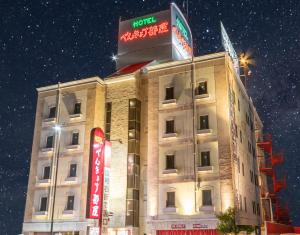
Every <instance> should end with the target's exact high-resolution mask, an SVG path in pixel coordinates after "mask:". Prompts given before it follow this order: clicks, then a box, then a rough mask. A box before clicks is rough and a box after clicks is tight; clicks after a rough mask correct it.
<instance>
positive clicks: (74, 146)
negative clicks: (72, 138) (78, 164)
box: [66, 144, 80, 151]
mask: <svg viewBox="0 0 300 235" xmlns="http://www.w3.org/2000/svg"><path fill="white" fill-rule="evenodd" d="M79 147H80V145H79V144H70V145H67V146H66V149H67V150H70V151H72V150H77V149H79Z"/></svg>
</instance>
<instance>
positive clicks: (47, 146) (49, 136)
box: [46, 134, 55, 148]
mask: <svg viewBox="0 0 300 235" xmlns="http://www.w3.org/2000/svg"><path fill="white" fill-rule="evenodd" d="M49 138H52V140H51V146H50V145H48V139H49ZM54 138H55V137H54V135H53V134H52V135H47V137H46V148H54Z"/></svg>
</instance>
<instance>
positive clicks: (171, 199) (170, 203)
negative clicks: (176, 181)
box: [166, 192, 175, 207]
mask: <svg viewBox="0 0 300 235" xmlns="http://www.w3.org/2000/svg"><path fill="white" fill-rule="evenodd" d="M166 207H175V192H167V201H166Z"/></svg>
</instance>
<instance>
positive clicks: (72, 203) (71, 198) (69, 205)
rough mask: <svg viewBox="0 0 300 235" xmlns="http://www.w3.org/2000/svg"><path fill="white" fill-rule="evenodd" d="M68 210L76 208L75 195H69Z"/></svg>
mask: <svg viewBox="0 0 300 235" xmlns="http://www.w3.org/2000/svg"><path fill="white" fill-rule="evenodd" d="M66 210H68V211H72V210H74V196H68V201H67V208H66Z"/></svg>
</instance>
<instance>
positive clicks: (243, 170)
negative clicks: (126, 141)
mask: <svg viewBox="0 0 300 235" xmlns="http://www.w3.org/2000/svg"><path fill="white" fill-rule="evenodd" d="M242 173H243V176H244V175H245V169H244V163H242Z"/></svg>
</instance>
